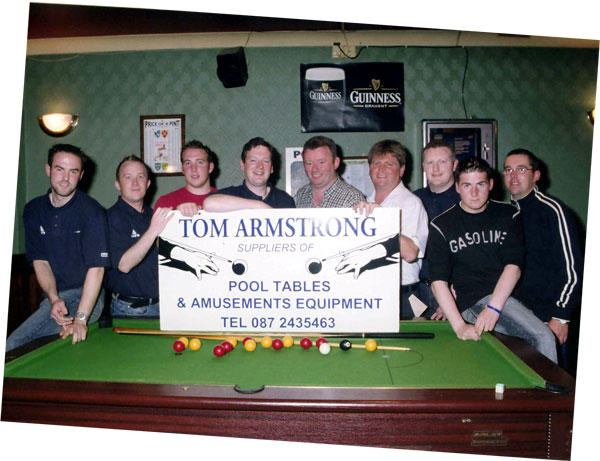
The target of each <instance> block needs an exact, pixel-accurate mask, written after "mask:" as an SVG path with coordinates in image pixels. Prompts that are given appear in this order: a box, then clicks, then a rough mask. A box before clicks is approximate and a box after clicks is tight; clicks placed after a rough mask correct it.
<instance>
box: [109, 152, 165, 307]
mask: <svg viewBox="0 0 600 461" xmlns="http://www.w3.org/2000/svg"><path fill="white" fill-rule="evenodd" d="M115 187H116V188H117V190H118V191H119V192H120V193H121V196H120V197H119V198H118V199H117V202H116V203H115V204H114V205H113V206H112V207H111V208H109V210H108V211H107V213H106V215H107V219H108V241H109V245H110V254H111V263H112V269H110V270H109V271H107V273H106V279H105V285H106V288H107V289H108V290H109V291H110V292H111V293H112V301H111V304H110V313H111V315H112V316H117V317H130V316H136V317H158V316H159V305H158V247H157V245H156V237H158V234H160V233H161V232H162V230H163V229H164V228H165V226H166V225H167V223H168V222H169V220H170V219H171V218H172V216H173V212H172V211H171V210H170V209H169V208H157V209H156V213H154V215H153V214H152V208H151V207H150V206H147V205H145V204H144V198H145V196H146V192H147V190H148V187H150V179H148V167H147V166H146V164H145V163H144V162H142V160H141V159H140V158H138V157H136V156H134V155H131V156H129V157H125V158H124V159H123V160H122V161H121V163H119V166H118V167H117V179H116V181H115Z"/></svg>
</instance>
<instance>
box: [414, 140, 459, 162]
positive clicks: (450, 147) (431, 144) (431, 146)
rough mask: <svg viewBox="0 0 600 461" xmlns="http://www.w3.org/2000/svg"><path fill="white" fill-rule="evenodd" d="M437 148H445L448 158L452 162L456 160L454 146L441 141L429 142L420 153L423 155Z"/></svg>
mask: <svg viewBox="0 0 600 461" xmlns="http://www.w3.org/2000/svg"><path fill="white" fill-rule="evenodd" d="M438 147H445V148H446V149H448V150H449V151H450V158H451V159H452V161H454V160H456V152H454V144H453V143H451V142H449V141H444V140H443V139H434V140H433V141H429V142H428V143H427V144H426V145H425V147H423V150H422V151H421V153H422V154H424V153H425V151H426V150H427V149H436V148H438Z"/></svg>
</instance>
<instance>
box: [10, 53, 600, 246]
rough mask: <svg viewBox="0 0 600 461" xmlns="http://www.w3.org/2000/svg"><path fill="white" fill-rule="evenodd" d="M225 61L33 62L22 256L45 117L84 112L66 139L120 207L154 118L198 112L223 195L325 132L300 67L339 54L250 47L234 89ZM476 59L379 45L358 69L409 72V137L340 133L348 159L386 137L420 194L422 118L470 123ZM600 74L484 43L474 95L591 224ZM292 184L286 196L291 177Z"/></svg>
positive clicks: (502, 142)
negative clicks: (254, 143)
mask: <svg viewBox="0 0 600 461" xmlns="http://www.w3.org/2000/svg"><path fill="white" fill-rule="evenodd" d="M218 51H219V50H218V49H209V50H168V51H143V52H114V53H96V54H91V53H90V54H81V55H73V56H56V55H54V56H30V57H28V58H27V64H26V71H25V94H24V99H23V123H22V130H23V131H22V136H21V139H22V144H21V152H20V165H19V180H18V187H17V207H16V213H15V214H16V216H15V240H14V244H13V250H14V252H15V253H22V252H24V236H23V230H22V224H21V218H20V217H21V213H22V210H23V206H24V204H25V203H26V202H27V201H28V200H30V199H32V198H33V197H35V196H37V195H40V194H42V193H44V192H45V191H46V190H47V188H48V180H47V178H46V176H45V173H44V163H45V157H46V153H47V150H48V148H49V147H50V146H51V145H52V144H54V143H55V142H57V139H55V138H51V137H49V136H47V135H45V134H44V133H43V132H42V131H41V130H40V129H39V127H38V123H37V116H38V115H40V114H43V113H47V112H56V111H60V112H62V111H64V112H71V113H76V114H79V116H80V122H79V126H78V127H77V129H76V130H74V131H73V132H72V133H71V134H69V135H68V136H66V137H65V138H61V139H60V142H68V143H72V144H75V145H79V146H81V147H83V148H84V149H85V150H86V152H87V153H88V154H89V155H90V156H91V157H92V159H93V160H94V162H95V164H96V166H95V171H94V175H93V182H92V184H91V187H90V189H89V194H90V195H91V196H93V197H94V198H96V199H97V200H98V201H99V202H100V203H101V204H102V205H104V206H105V207H109V206H110V205H111V204H112V203H113V202H114V201H115V200H116V198H117V191H116V190H115V189H114V187H113V182H114V170H115V168H116V165H117V163H118V162H119V161H120V159H121V158H122V157H123V156H125V155H128V154H131V153H139V149H140V132H139V116H140V115H157V114H185V116H186V139H187V140H190V139H192V138H196V139H200V140H201V141H202V142H204V143H206V144H207V145H209V146H210V147H211V148H212V149H213V150H214V151H215V152H216V153H217V154H218V156H219V170H220V174H219V176H218V178H217V183H216V184H217V186H226V185H230V184H238V183H240V182H241V172H240V171H239V154H240V149H241V146H242V145H243V144H244V143H245V142H246V141H247V140H248V139H250V138H251V137H254V136H263V137H264V138H266V139H267V140H269V141H270V142H271V143H273V144H274V146H275V147H276V148H277V149H278V150H279V151H280V152H281V153H282V154H283V153H284V152H285V148H286V147H289V146H300V145H302V144H303V143H304V141H305V140H306V139H308V138H309V137H310V136H312V134H309V133H301V132H300V80H299V68H300V64H301V63H311V62H332V59H331V57H330V53H331V48H330V47H314V48H313V47H303V48H248V49H246V59H247V62H248V73H249V78H248V82H247V84H246V86H244V87H242V88H231V89H226V88H224V87H223V85H222V84H221V82H220V81H219V80H218V78H217V75H216V55H217V53H218ZM466 57H467V53H466V51H465V49H464V48H433V47H369V48H367V49H365V50H364V51H363V52H362V53H361V54H360V56H359V58H358V60H357V61H358V62H375V61H399V62H403V63H404V70H405V83H404V87H405V104H406V106H405V118H406V124H405V125H406V130H405V131H404V132H398V133H395V132H394V133H333V134H332V135H331V137H332V138H333V139H334V140H335V141H336V142H337V143H338V144H339V145H340V146H341V148H342V149H343V151H344V154H345V155H346V156H350V155H352V156H353V155H360V154H361V153H364V152H366V151H368V149H369V147H370V146H371V145H372V144H373V143H375V142H376V141H379V140H381V139H383V138H387V137H392V138H395V139H397V140H399V141H400V142H402V143H403V144H404V145H405V146H406V147H407V148H408V150H409V152H410V153H411V155H412V157H413V163H414V168H413V171H412V174H411V176H410V180H409V181H408V185H409V187H410V188H411V189H414V188H417V187H419V186H420V184H419V181H420V177H421V168H420V164H419V163H420V160H419V159H420V149H421V130H420V121H421V120H422V119H425V118H464V116H465V114H464V110H463V103H462V98H461V88H462V82H463V73H464V69H465V62H466ZM335 62H340V61H339V60H338V61H335ZM597 66H598V50H597V49H556V48H502V47H498V48H494V47H474V48H469V49H468V68H467V74H466V82H465V87H464V95H465V106H466V109H467V113H468V116H469V117H471V116H476V117H478V118H495V119H497V120H498V126H499V129H498V131H499V139H498V144H499V145H498V149H499V154H500V155H499V161H500V162H502V161H503V159H504V155H505V153H506V152H508V151H509V150H511V149H513V148H515V147H525V148H528V149H530V150H532V151H534V152H535V153H537V154H538V155H539V156H540V157H541V158H542V159H543V160H544V162H545V163H546V164H547V166H548V170H549V174H550V181H549V182H550V187H549V189H548V191H549V192H550V193H552V194H555V195H557V196H559V197H560V198H562V199H563V200H564V201H565V202H566V203H567V204H568V205H569V206H570V207H572V208H573V210H574V211H575V212H576V214H577V216H578V217H579V218H580V220H581V221H582V223H584V224H585V222H586V219H587V206H588V185H589V177H590V162H591V151H592V128H593V127H592V125H591V124H590V123H589V121H588V120H587V119H586V117H585V112H586V111H587V110H589V109H591V108H592V107H593V106H594V102H595V91H596V88H595V83H596V76H597ZM281 177H282V178H283V177H284V175H283V172H282V173H281ZM181 185H183V178H182V177H181V176H177V177H161V178H158V179H157V190H156V193H155V195H154V199H156V198H157V197H158V196H159V195H162V194H164V193H166V192H170V191H172V190H174V189H176V188H178V187H180V186H181ZM278 185H279V186H280V187H281V188H285V184H284V180H283V179H282V180H281V181H280V182H279V183H278Z"/></svg>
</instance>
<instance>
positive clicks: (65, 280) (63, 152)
mask: <svg viewBox="0 0 600 461" xmlns="http://www.w3.org/2000/svg"><path fill="white" fill-rule="evenodd" d="M86 158H87V157H86V155H85V153H84V152H83V150H82V149H80V148H79V147H76V146H72V145H70V144H57V145H55V146H53V147H52V148H50V150H49V151H48V163H47V165H46V174H47V175H48V177H49V178H50V190H49V191H48V193H47V194H45V195H42V196H40V197H37V198H35V199H33V200H31V201H30V202H29V203H27V205H26V206H25V210H24V212H23V221H24V225H25V246H26V256H27V260H28V261H29V262H31V263H32V264H33V269H34V271H35V275H36V278H37V280H38V283H39V284H40V287H41V289H42V291H43V292H44V299H43V300H42V302H41V303H40V307H39V309H38V310H37V311H36V312H34V313H33V314H32V315H31V316H30V317H29V318H28V319H27V320H25V322H23V323H22V324H21V325H20V326H19V327H18V328H17V329H16V330H15V331H14V332H13V333H12V334H11V335H10V336H9V337H8V339H7V340H6V350H7V351H9V350H12V349H14V348H16V347H19V346H21V345H23V344H26V343H28V342H30V341H32V340H34V339H36V338H40V337H42V336H47V335H51V334H56V333H60V336H61V337H62V338H67V337H68V336H72V340H73V343H76V342H78V341H83V340H85V338H86V335H87V324H88V322H90V323H91V322H94V321H96V320H97V319H98V317H100V314H101V313H102V309H103V307H104V301H103V298H104V297H103V296H102V294H101V288H102V278H103V276H104V268H105V267H107V266H110V261H109V254H108V246H107V241H106V217H105V214H104V210H103V209H102V207H101V206H100V204H99V203H98V202H96V201H95V200H94V199H92V198H90V197H88V196H87V195H86V194H85V193H83V192H81V191H80V190H78V189H77V185H78V184H79V181H80V180H81V178H82V176H83V171H84V166H85V161H86Z"/></svg>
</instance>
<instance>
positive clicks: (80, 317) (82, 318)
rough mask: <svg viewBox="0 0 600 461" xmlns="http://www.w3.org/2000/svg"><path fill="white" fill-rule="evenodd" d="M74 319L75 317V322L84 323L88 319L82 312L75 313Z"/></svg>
mask: <svg viewBox="0 0 600 461" xmlns="http://www.w3.org/2000/svg"><path fill="white" fill-rule="evenodd" d="M75 317H77V320H82V321H83V322H85V321H86V320H87V318H88V316H87V314H84V313H83V312H77V314H75Z"/></svg>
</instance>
